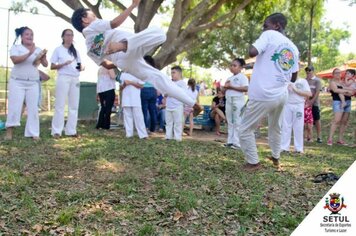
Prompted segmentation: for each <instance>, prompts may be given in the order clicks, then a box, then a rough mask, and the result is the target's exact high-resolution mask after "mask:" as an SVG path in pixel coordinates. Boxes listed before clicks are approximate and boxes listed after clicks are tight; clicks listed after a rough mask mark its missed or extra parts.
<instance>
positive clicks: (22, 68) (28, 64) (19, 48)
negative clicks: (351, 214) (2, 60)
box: [10, 44, 41, 81]
mask: <svg viewBox="0 0 356 236" xmlns="http://www.w3.org/2000/svg"><path fill="white" fill-rule="evenodd" d="M28 52H29V50H28V49H27V48H26V47H25V46H23V45H22V44H19V45H12V47H11V49H10V57H11V56H22V55H25V54H27V53H28ZM40 52H41V49H40V48H38V47H36V49H35V51H34V52H33V53H32V54H31V55H30V56H29V57H27V58H26V60H24V61H23V62H21V63H18V64H14V67H13V68H12V70H11V78H14V79H16V78H18V79H23V80H36V81H37V80H40V74H39V72H38V69H37V67H36V66H34V65H33V64H32V63H33V61H34V60H35V59H36V57H37V55H38V54H39V53H40Z"/></svg>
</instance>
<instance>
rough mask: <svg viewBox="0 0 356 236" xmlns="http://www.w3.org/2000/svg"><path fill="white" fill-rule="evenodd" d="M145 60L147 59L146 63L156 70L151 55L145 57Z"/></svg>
mask: <svg viewBox="0 0 356 236" xmlns="http://www.w3.org/2000/svg"><path fill="white" fill-rule="evenodd" d="M143 59H145V61H146V63H147V64H149V65H151V66H152V67H154V68H156V63H155V60H154V59H153V57H152V56H150V55H146V56H144V57H143Z"/></svg>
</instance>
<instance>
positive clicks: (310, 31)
mask: <svg viewBox="0 0 356 236" xmlns="http://www.w3.org/2000/svg"><path fill="white" fill-rule="evenodd" d="M315 5H316V1H312V4H311V8H310V22H309V42H308V66H310V65H311V56H312V48H311V46H312V37H313V18H314V10H315Z"/></svg>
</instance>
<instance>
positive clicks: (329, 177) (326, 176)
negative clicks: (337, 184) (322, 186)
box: [313, 173, 339, 183]
mask: <svg viewBox="0 0 356 236" xmlns="http://www.w3.org/2000/svg"><path fill="white" fill-rule="evenodd" d="M338 180H339V177H338V176H337V175H335V174H334V173H321V174H318V175H316V176H315V177H314V180H313V182H314V183H322V182H333V181H338Z"/></svg>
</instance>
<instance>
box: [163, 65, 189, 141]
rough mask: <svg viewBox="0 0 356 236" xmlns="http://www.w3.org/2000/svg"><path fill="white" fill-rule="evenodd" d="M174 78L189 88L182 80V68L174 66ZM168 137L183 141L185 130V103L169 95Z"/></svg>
mask: <svg viewBox="0 0 356 236" xmlns="http://www.w3.org/2000/svg"><path fill="white" fill-rule="evenodd" d="M171 74H172V80H173V81H174V83H176V85H177V86H179V87H180V88H182V89H185V90H186V89H187V86H186V84H185V83H184V81H183V80H182V68H180V67H179V66H174V67H172V69H171ZM186 96H187V97H188V95H187V94H186ZM166 101H167V102H166V139H167V140H168V139H173V138H174V139H175V140H177V141H182V132H183V103H182V102H180V101H178V100H177V99H175V98H173V97H170V96H168V97H167V100H166Z"/></svg>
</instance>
